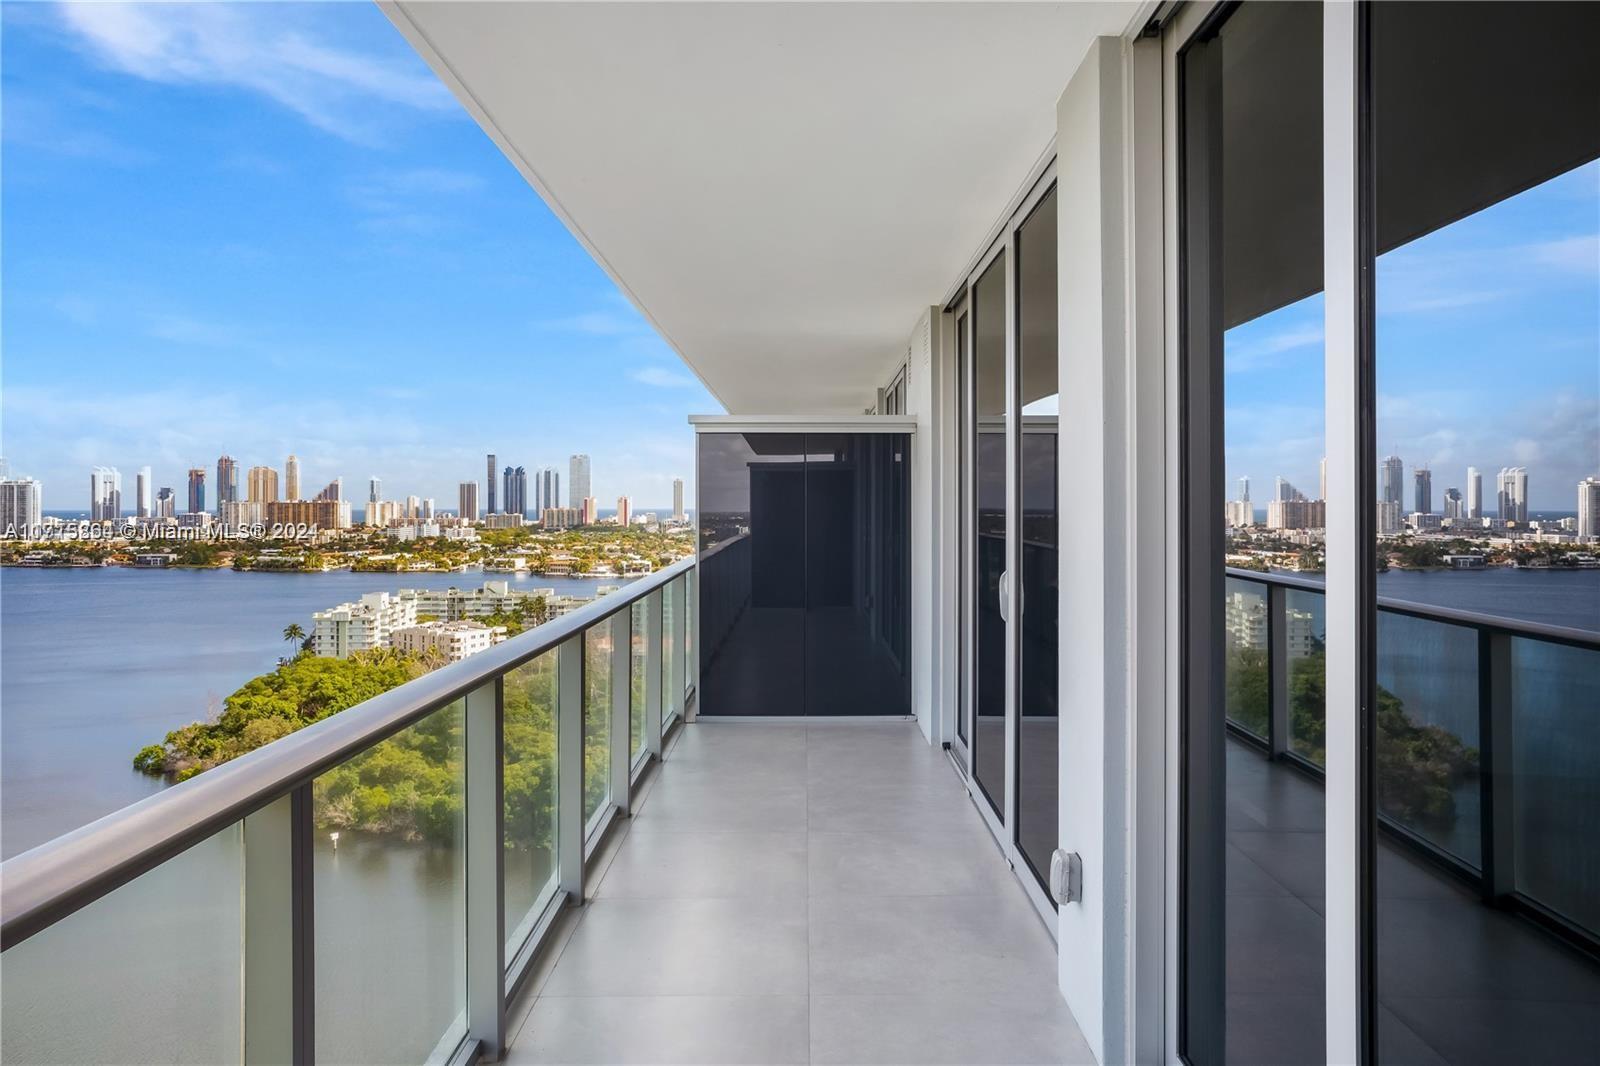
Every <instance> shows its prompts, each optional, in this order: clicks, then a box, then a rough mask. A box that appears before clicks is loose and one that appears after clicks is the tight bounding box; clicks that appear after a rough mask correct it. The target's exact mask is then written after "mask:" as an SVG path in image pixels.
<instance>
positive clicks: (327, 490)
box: [316, 477, 344, 503]
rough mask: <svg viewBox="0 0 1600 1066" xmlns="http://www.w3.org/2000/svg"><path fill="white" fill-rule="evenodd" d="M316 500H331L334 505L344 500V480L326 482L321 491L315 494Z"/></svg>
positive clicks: (336, 479)
mask: <svg viewBox="0 0 1600 1066" xmlns="http://www.w3.org/2000/svg"><path fill="white" fill-rule="evenodd" d="M316 498H317V499H318V500H333V501H334V502H336V503H337V502H338V501H340V500H342V499H344V478H342V477H336V478H334V479H333V480H332V481H330V482H328V484H327V485H325V486H324V487H323V489H322V491H321V492H319V493H317V497H316Z"/></svg>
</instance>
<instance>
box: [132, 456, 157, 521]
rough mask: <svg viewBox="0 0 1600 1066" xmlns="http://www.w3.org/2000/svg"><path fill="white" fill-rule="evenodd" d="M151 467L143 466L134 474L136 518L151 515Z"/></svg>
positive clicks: (134, 511) (134, 508) (134, 513)
mask: <svg viewBox="0 0 1600 1066" xmlns="http://www.w3.org/2000/svg"><path fill="white" fill-rule="evenodd" d="M152 488H153V486H152V485H151V484H150V468H149V467H148V466H141V467H140V468H139V472H138V473H137V474H135V475H133V515H134V517H135V518H149V517H150V490H151V489H152Z"/></svg>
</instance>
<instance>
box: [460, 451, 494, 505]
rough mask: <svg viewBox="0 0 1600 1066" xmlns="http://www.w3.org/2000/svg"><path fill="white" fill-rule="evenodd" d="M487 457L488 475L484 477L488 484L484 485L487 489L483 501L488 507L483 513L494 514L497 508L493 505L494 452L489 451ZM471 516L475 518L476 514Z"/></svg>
mask: <svg viewBox="0 0 1600 1066" xmlns="http://www.w3.org/2000/svg"><path fill="white" fill-rule="evenodd" d="M488 459H489V463H488V469H489V475H488V477H487V479H486V480H487V481H488V484H487V485H485V486H484V488H485V489H486V490H487V493H486V495H485V497H484V502H485V503H486V504H488V509H487V510H486V511H485V512H484V513H486V514H494V513H495V511H496V510H497V508H496V507H495V494H494V475H495V469H494V467H495V457H494V452H490V453H489V456H488ZM462 517H467V516H465V515H463V516H462ZM471 517H473V518H476V517H477V515H473V516H471Z"/></svg>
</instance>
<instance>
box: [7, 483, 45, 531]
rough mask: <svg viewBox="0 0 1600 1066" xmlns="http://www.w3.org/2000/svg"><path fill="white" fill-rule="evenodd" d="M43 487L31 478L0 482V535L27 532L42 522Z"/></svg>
mask: <svg viewBox="0 0 1600 1066" xmlns="http://www.w3.org/2000/svg"><path fill="white" fill-rule="evenodd" d="M43 510H44V486H43V485H42V484H41V483H40V482H38V481H35V480H34V479H33V478H31V477H17V478H13V477H8V478H5V479H3V480H0V534H9V531H24V532H25V531H28V530H32V529H35V528H37V527H38V526H39V525H40V524H41V523H42V521H43V514H42V512H43Z"/></svg>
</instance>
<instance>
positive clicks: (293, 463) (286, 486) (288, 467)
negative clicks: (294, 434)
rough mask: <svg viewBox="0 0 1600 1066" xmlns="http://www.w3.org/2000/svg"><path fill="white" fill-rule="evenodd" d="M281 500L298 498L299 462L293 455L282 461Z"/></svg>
mask: <svg viewBox="0 0 1600 1066" xmlns="http://www.w3.org/2000/svg"><path fill="white" fill-rule="evenodd" d="M283 498H284V499H286V500H298V499H299V498H300V460H299V459H296V458H295V457H294V456H293V455H291V456H289V458H287V459H285V460H284V461H283Z"/></svg>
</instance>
